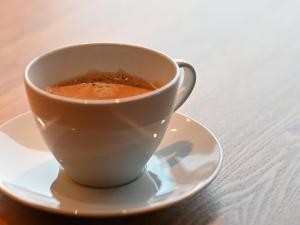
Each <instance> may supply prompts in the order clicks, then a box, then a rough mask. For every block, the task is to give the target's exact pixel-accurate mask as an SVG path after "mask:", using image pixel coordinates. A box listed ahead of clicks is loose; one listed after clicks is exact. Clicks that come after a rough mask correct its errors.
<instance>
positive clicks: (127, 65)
mask: <svg viewBox="0 0 300 225" xmlns="http://www.w3.org/2000/svg"><path fill="white" fill-rule="evenodd" d="M90 70H97V71H100V72H117V71H119V70H123V71H125V72H127V73H129V74H130V75H134V76H138V77H141V78H143V79H145V80H147V81H150V82H158V83H159V84H160V85H162V86H163V85H165V84H167V83H168V82H170V81H171V80H172V79H173V78H174V76H175V75H176V66H175V65H174V63H173V62H172V61H171V60H170V59H168V58H167V57H165V56H163V55H161V54H159V53H157V52H154V51H151V50H146V49H142V48H139V47H132V46H126V45H113V44H91V45H79V46H74V47H68V48H65V49H60V50H56V51H54V52H51V53H49V54H46V55H44V56H42V57H40V58H38V59H37V60H36V61H35V62H34V63H33V64H32V65H31V66H30V68H29V69H28V78H29V80H31V82H32V83H33V84H34V85H35V86H37V87H38V88H41V89H44V88H45V87H47V86H51V85H55V84H57V83H59V82H62V81H66V80H70V79H72V78H75V77H78V76H80V75H83V74H85V73H86V72H88V71H90Z"/></svg>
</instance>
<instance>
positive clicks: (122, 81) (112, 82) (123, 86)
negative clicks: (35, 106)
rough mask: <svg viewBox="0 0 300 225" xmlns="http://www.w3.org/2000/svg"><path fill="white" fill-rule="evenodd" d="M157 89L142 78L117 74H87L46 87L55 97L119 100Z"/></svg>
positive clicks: (122, 73) (123, 73)
mask: <svg viewBox="0 0 300 225" xmlns="http://www.w3.org/2000/svg"><path fill="white" fill-rule="evenodd" d="M157 88H159V85H158V84H157V83H151V82H149V81H146V80H144V79H142V78H139V77H136V76H132V75H129V74H128V73H125V72H123V71H119V72H89V73H87V74H85V75H82V76H79V77H77V78H75V79H72V80H68V81H65V82H62V83H59V84H57V85H54V86H51V87H46V91H47V92H49V93H52V94H55V95H60V96H65V97H71V98H79V99H94V100H97V99H98V100H99V99H102V100H103V99H119V98H125V97H130V96H135V95H141V94H145V93H148V92H150V91H153V90H155V89H157Z"/></svg>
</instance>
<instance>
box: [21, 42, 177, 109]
mask: <svg viewBox="0 0 300 225" xmlns="http://www.w3.org/2000/svg"><path fill="white" fill-rule="evenodd" d="M96 45H103V46H105V45H111V46H125V47H131V48H138V49H140V50H143V51H149V52H152V53H154V54H156V55H159V56H161V57H164V58H165V59H167V60H168V61H169V62H170V63H171V64H172V65H173V66H174V67H175V69H176V72H175V76H174V77H173V78H172V79H171V80H170V81H169V82H168V83H167V84H165V85H163V86H162V87H159V88H157V89H155V90H153V91H150V92H148V93H145V94H141V95H135V96H130V97H124V98H118V99H79V98H72V97H65V96H60V95H54V94H50V93H48V92H47V91H45V90H43V89H42V88H39V87H37V86H36V85H34V84H33V83H32V81H31V80H30V78H29V69H30V68H31V67H32V66H33V65H34V64H35V63H37V62H38V61H39V60H40V59H42V58H45V57H47V56H49V55H52V54H55V53H57V52H59V51H63V50H66V49H70V48H78V47H84V46H96ZM178 79H179V66H178V65H177V63H176V62H175V61H174V60H173V59H171V58H170V57H169V56H167V55H166V54H164V53H162V52H160V51H157V50H153V49H150V48H147V47H142V46H138V45H132V44H124V43H110V42H103V43H102V42H99V43H86V44H77V45H69V46H66V47H62V48H57V49H54V50H51V51H49V52H47V53H43V54H41V55H39V56H37V57H35V58H34V59H32V60H31V61H30V62H29V63H28V64H27V66H26V68H25V74H24V81H25V83H26V84H27V85H28V86H29V87H30V88H31V89H33V90H34V91H36V92H37V93H39V94H40V95H42V96H44V97H47V98H51V99H53V100H58V101H63V102H66V103H75V104H84V105H103V104H116V103H118V104H120V103H126V102H132V101H138V100H142V99H146V98H149V97H152V96H156V95H158V94H160V93H161V92H164V91H166V90H167V89H168V88H169V87H171V86H172V85H174V84H175V83H176V81H177V80H178Z"/></svg>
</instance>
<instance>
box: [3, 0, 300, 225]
mask: <svg viewBox="0 0 300 225" xmlns="http://www.w3.org/2000/svg"><path fill="white" fill-rule="evenodd" d="M0 17H1V19H0V32H1V33H0V34H1V35H0V74H1V75H0V76H1V78H0V123H2V122H4V121H6V120H8V119H10V118H12V117H14V116H16V115H18V114H20V113H21V112H24V111H27V110H28V109H29V107H28V105H27V99H26V96H25V92H24V89H23V83H22V82H23V78H22V76H23V71H24V68H25V66H26V64H27V63H28V62H29V61H30V60H31V59H32V58H33V57H35V56H37V55H39V54H41V53H44V52H46V51H49V50H51V49H54V48H58V47H62V46H66V45H71V44H77V43H87V42H123V43H133V44H138V45H143V46H147V47H150V48H154V49H157V50H160V51H163V52H165V53H167V54H168V55H170V56H172V57H174V58H184V59H186V60H188V61H190V62H191V63H192V64H193V65H194V66H195V67H196V69H197V72H198V74H199V76H198V82H197V84H196V87H195V90H194V92H193V94H192V96H191V97H190V98H189V99H188V101H187V102H186V103H185V105H184V106H182V107H181V109H180V110H179V111H180V112H183V113H185V114H187V115H189V116H191V117H192V118H195V119H196V120H198V121H201V122H202V123H203V124H205V125H206V126H208V127H209V128H210V129H211V130H212V131H213V132H214V133H215V134H216V136H217V137H218V138H219V139H220V141H221V143H222V145H223V148H224V153H225V157H224V163H223V168H222V170H221V173H220V174H219V176H218V178H217V179H216V180H215V181H214V182H213V183H212V184H211V185H210V186H209V187H208V188H207V189H206V190H205V191H203V192H202V193H199V194H198V195H196V196H195V197H194V198H193V199H191V200H188V201H185V202H183V203H181V204H179V205H177V206H174V207H172V208H169V209H165V210H162V211H158V212H154V213H150V214H145V215H141V216H134V217H128V218H111V219H82V218H69V217H64V216H57V215H52V214H47V213H43V212H39V211H36V210H33V209H30V208H27V207H25V206H22V205H20V204H18V203H15V202H14V201H12V200H10V199H8V198H7V197H5V196H4V195H3V194H0V225H4V224H5V225H15V224H24V225H26V224H164V225H167V224H178V225H179V224H180V225H181V224H214V225H217V224H230V225H235V224H264V225H268V224H270V225H271V224H275V225H286V224H293V225H295V224H296V225H297V224H300V150H299V149H300V104H299V99H300V75H299V74H300V64H299V58H300V27H299V23H300V1H297V0H286V1H276V0H253V1H239V0H228V1H221V0H211V1H209V0H199V1H197V0H191V1H185V2H182V1H171V0H168V1H108V0H107V1H106V0H105V1H96V0H91V1H80V0H65V1H38V0H32V1H25V0H9V1H8V0H1V7H0ZM0 157H1V156H0Z"/></svg>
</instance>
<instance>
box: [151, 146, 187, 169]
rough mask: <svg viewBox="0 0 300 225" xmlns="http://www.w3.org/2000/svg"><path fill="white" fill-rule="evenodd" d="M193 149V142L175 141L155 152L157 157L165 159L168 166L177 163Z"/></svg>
mask: <svg viewBox="0 0 300 225" xmlns="http://www.w3.org/2000/svg"><path fill="white" fill-rule="evenodd" d="M192 149H193V143H192V142H190V141H177V142H175V143H173V144H170V145H168V146H166V147H164V148H162V149H160V150H159V151H157V152H155V153H154V155H156V156H157V157H158V158H160V159H163V158H165V159H166V162H167V163H168V164H169V166H170V167H173V166H175V165H176V164H178V163H179V162H180V161H181V160H182V159H184V158H185V157H186V156H188V155H189V153H190V152H191V151H192Z"/></svg>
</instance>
